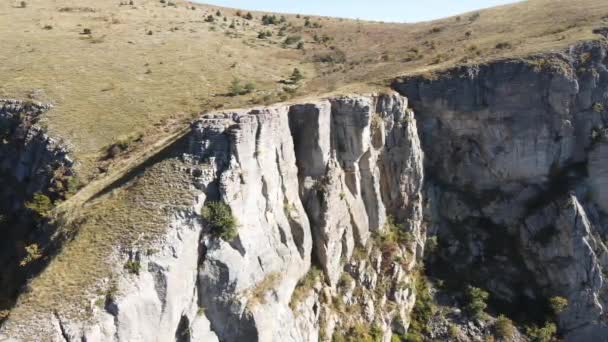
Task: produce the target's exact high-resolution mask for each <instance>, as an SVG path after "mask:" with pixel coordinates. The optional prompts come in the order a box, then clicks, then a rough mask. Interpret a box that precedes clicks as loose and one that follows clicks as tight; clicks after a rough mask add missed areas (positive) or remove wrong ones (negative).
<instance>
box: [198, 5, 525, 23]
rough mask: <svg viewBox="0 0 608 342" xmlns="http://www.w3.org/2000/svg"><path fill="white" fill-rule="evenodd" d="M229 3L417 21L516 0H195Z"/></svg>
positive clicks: (287, 10) (365, 17)
mask: <svg viewBox="0 0 608 342" xmlns="http://www.w3.org/2000/svg"><path fill="white" fill-rule="evenodd" d="M194 1H196V2H202V3H208V4H214V5H219V6H226V7H235V8H243V9H250V10H260V11H273V12H284V13H301V14H316V15H325V16H332V17H344V18H360V19H368V20H380V21H393V22H417V21H425V20H432V19H439V18H444V17H448V16H451V15H455V14H459V13H464V12H469V11H474V10H477V9H480V8H486V7H492V6H497V5H504V4H508V3H513V2H516V0H255V1H254V0H194Z"/></svg>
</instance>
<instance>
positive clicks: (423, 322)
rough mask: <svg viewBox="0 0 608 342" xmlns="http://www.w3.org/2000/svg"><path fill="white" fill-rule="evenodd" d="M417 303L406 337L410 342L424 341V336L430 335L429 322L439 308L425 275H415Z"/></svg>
mask: <svg viewBox="0 0 608 342" xmlns="http://www.w3.org/2000/svg"><path fill="white" fill-rule="evenodd" d="M414 281H415V286H416V303H415V304H414V309H413V310H412V317H411V322H410V328H409V330H408V333H407V335H406V338H405V339H406V340H407V341H408V342H422V341H424V337H423V334H425V333H428V332H429V331H428V322H429V321H430V320H431V318H432V317H433V315H434V314H435V312H436V311H437V308H436V306H435V303H434V301H433V296H432V295H431V292H430V290H429V284H428V282H427V279H426V277H425V276H424V275H423V274H420V273H416V274H415V278H414Z"/></svg>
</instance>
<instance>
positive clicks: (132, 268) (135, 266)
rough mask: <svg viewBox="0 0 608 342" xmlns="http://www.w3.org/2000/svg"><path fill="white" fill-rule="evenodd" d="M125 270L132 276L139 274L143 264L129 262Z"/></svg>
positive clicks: (134, 261)
mask: <svg viewBox="0 0 608 342" xmlns="http://www.w3.org/2000/svg"><path fill="white" fill-rule="evenodd" d="M124 268H125V270H127V271H128V272H129V273H131V274H138V275H139V270H140V269H141V264H140V263H139V261H137V260H128V261H127V262H126V263H125V266H124Z"/></svg>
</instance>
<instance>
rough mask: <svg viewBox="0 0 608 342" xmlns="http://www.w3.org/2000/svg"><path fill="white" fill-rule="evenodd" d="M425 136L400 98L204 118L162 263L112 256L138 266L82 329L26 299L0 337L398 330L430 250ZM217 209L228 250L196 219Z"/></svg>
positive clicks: (158, 250) (286, 337)
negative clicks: (360, 327)
mask: <svg viewBox="0 0 608 342" xmlns="http://www.w3.org/2000/svg"><path fill="white" fill-rule="evenodd" d="M416 132H417V130H416V122H415V119H414V116H413V113H412V112H411V111H409V110H407V102H406V100H405V99H404V98H403V97H400V96H398V95H382V96H353V97H343V98H331V99H327V100H321V101H318V102H313V103H304V104H297V105H280V106H275V107H269V108H261V109H253V110H248V111H235V112H223V113H215V114H207V115H205V116H204V117H202V118H201V119H200V120H198V121H196V122H195V123H194V124H193V126H192V133H191V134H190V136H189V138H188V139H189V144H188V148H187V150H185V151H183V156H182V159H183V161H184V162H185V163H186V164H187V165H189V166H188V167H185V168H184V169H182V170H181V171H180V172H185V173H187V174H188V175H190V176H191V187H192V188H193V189H196V191H197V195H196V200H195V201H194V203H192V207H191V208H190V209H189V210H187V211H184V212H173V213H170V215H171V217H172V221H171V224H170V225H169V227H167V232H166V236H165V237H164V238H163V239H162V241H159V242H158V243H157V244H156V245H155V246H154V247H153V248H154V253H145V252H144V251H137V250H134V251H131V252H130V253H129V255H128V256H123V255H117V256H116V258H117V259H118V260H120V258H130V259H132V260H133V261H134V262H137V264H138V265H141V270H140V271H138V272H137V274H136V275H133V274H130V273H129V272H128V271H127V270H124V269H120V268H117V269H116V270H115V272H117V273H122V274H123V276H121V277H119V278H118V280H117V281H116V288H117V290H116V292H117V293H119V295H116V296H112V297H111V298H107V300H106V302H105V303H104V304H103V305H101V306H95V307H94V308H93V312H91V314H90V315H89V317H88V318H87V319H82V318H79V317H74V316H72V315H69V314H67V313H64V312H62V311H61V310H59V309H57V310H54V311H53V312H49V313H44V312H39V313H37V314H36V315H35V316H36V317H37V319H36V323H32V321H27V320H24V319H23V316H22V313H23V312H24V311H27V310H26V309H25V308H24V306H27V304H26V303H27V302H25V301H24V302H22V303H21V305H18V306H17V308H16V310H15V312H14V313H13V315H12V316H11V317H10V318H9V320H8V321H7V322H6V323H5V324H4V325H3V327H2V332H3V333H4V334H5V335H7V336H10V337H11V338H13V339H17V340H19V339H22V340H30V339H38V338H40V337H41V336H46V337H48V338H49V339H51V340H57V341H62V340H67V341H74V340H81V339H86V340H87V341H111V340H115V341H154V340H156V341H167V340H173V339H176V340H178V341H189V340H205V341H213V340H221V341H242V340H260V341H311V340H317V339H318V337H319V336H328V337H330V336H332V334H333V332H334V331H338V330H339V329H344V330H347V329H349V328H350V327H352V326H353V325H355V324H364V325H369V324H372V323H373V324H375V325H376V326H377V329H378V331H379V333H380V334H381V335H382V336H384V339H385V340H388V339H390V336H391V331H392V330H395V331H399V332H401V333H403V332H405V330H406V329H407V326H408V322H409V311H410V310H411V308H412V306H413V304H414V300H415V296H414V291H413V286H412V285H411V279H410V278H411V277H410V275H411V271H412V268H413V267H414V266H415V265H416V260H417V259H418V258H420V253H421V251H422V244H423V241H424V231H423V229H422V228H421V219H422V210H421V193H420V191H421V188H422V181H423V175H422V153H421V150H420V143H419V140H418V136H417V133H416ZM218 200H221V201H223V202H224V203H226V204H228V205H229V207H230V209H231V212H232V213H233V215H234V216H235V217H236V218H237V219H238V221H239V227H238V236H237V237H236V238H235V239H233V240H231V241H228V242H226V241H224V240H222V239H218V238H216V237H213V235H212V234H210V228H209V227H208V226H206V225H205V224H204V220H201V217H200V214H199V213H200V211H201V208H202V207H203V206H204V205H205V203H209V202H210V201H218ZM390 217H394V220H396V221H397V222H402V223H404V227H403V229H405V230H406V231H407V232H409V233H410V234H411V239H409V240H408V241H407V244H402V245H398V244H394V245H391V248H392V249H390V250H386V251H385V250H380V249H379V248H376V247H374V245H373V243H372V242H371V240H372V239H371V238H370V237H371V235H372V234H375V235H377V236H378V237H379V236H381V235H382V234H383V233H384V231H385V230H386V229H388V228H386V227H387V225H386V222H387V220H389V218H390ZM391 220H393V219H391ZM377 240H380V239H379V238H377ZM311 268H320V269H321V270H322V272H316V271H314V270H311ZM323 279H326V280H325V281H324V280H323ZM92 300H94V298H92ZM33 327H36V328H35V329H32V328H33ZM43 332H44V335H42V334H43Z"/></svg>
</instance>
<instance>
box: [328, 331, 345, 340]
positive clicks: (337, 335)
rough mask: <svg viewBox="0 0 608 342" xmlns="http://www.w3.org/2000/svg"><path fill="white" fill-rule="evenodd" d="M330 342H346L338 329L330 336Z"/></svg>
mask: <svg viewBox="0 0 608 342" xmlns="http://www.w3.org/2000/svg"><path fill="white" fill-rule="evenodd" d="M331 342H346V338H344V335H343V334H342V332H341V331H340V330H339V329H335V330H334V334H333V335H332V336H331Z"/></svg>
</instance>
